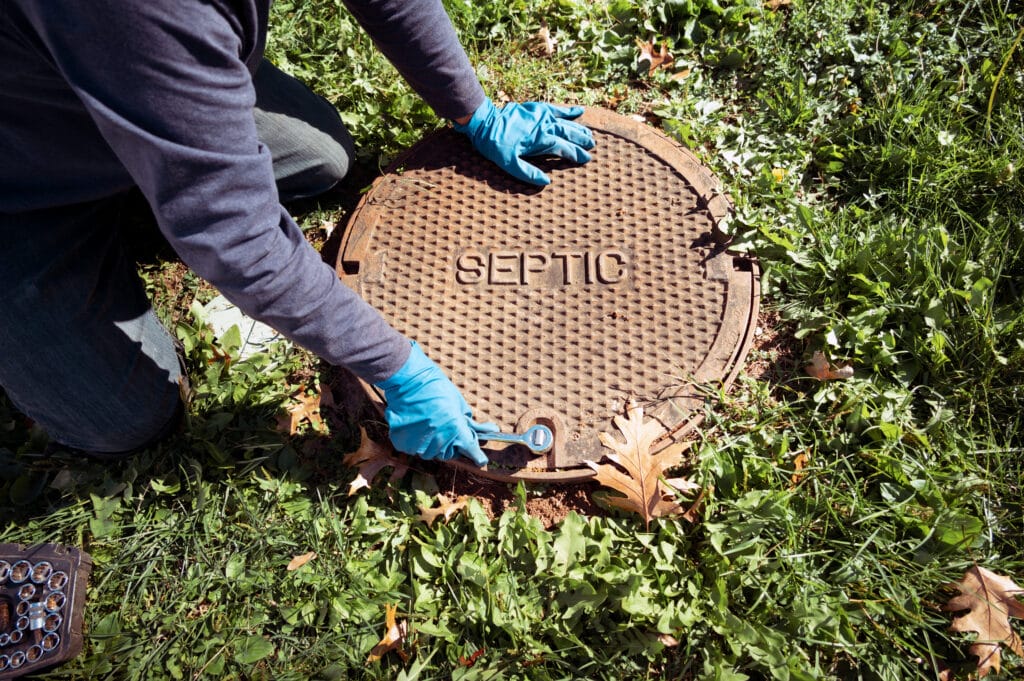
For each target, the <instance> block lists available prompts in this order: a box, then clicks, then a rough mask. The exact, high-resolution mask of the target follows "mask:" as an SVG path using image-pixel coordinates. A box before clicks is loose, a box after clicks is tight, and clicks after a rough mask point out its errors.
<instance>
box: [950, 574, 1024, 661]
mask: <svg viewBox="0 0 1024 681" xmlns="http://www.w3.org/2000/svg"><path fill="white" fill-rule="evenodd" d="M954 586H956V588H957V589H959V591H960V595H958V596H954V597H953V598H951V599H949V602H948V603H946V604H945V605H944V606H942V609H943V610H946V611H949V612H955V611H957V610H967V611H968V612H967V613H966V614H964V615H961V616H959V617H954V618H953V623H952V624H951V625H950V627H949V628H950V630H952V631H959V632H975V633H977V634H978V638H977V639H975V641H974V643H972V644H971V646H970V647H969V648H968V652H970V654H971V655H974V656H976V657H977V658H978V678H979V679H981V678H984V677H985V676H986V675H988V673H989V671H992V670H995V672H996V673H997V674H998V673H999V663H1000V659H1001V654H1000V646H1001V645H1003V644H1005V645H1006V647H1008V648H1009V649H1010V650H1012V651H1013V652H1014V653H1016V654H1017V655H1024V647H1022V645H1021V639H1020V636H1018V635H1017V632H1015V631H1014V630H1013V628H1012V627H1011V626H1010V617H1016V618H1018V619H1021V618H1024V604H1022V603H1021V602H1020V601H1019V600H1017V598H1018V597H1019V596H1021V595H1024V589H1021V588H1020V587H1019V586H1017V585H1016V584H1014V583H1013V580H1011V579H1010V578H1009V577H1004V576H1002V575H997V574H996V573H994V572H991V571H989V570H986V569H985V568H983V567H980V566H978V565H975V566H974V567H972V568H971V569H969V570H968V571H967V572H965V573H964V576H963V579H961V580H960V581H959V582H957V583H956V584H955V585H954Z"/></svg>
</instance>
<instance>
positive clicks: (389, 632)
mask: <svg viewBox="0 0 1024 681" xmlns="http://www.w3.org/2000/svg"><path fill="white" fill-rule="evenodd" d="M397 612H398V606H397V605H385V606H384V638H382V639H381V640H380V643H378V644H377V645H375V646H374V647H373V649H372V650H370V654H369V655H368V656H367V658H366V664H370V663H371V662H379V661H380V658H382V657H384V656H385V655H387V654H388V653H389V652H391V651H392V650H394V651H395V652H396V653H398V655H399V657H401V658H402V661H403V662H405V661H407V660H408V659H409V656H408V655H407V654H406V653H405V651H404V650H403V649H402V644H403V643H404V642H405V637H406V636H407V635H408V633H409V623H408V621H406V620H402V621H401V622H396V621H395V614H396V613H397Z"/></svg>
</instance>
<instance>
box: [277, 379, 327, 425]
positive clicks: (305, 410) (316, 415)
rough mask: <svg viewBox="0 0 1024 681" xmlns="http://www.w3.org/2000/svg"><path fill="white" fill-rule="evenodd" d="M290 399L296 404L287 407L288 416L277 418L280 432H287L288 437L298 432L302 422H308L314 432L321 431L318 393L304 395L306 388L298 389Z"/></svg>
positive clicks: (321, 420)
mask: <svg viewBox="0 0 1024 681" xmlns="http://www.w3.org/2000/svg"><path fill="white" fill-rule="evenodd" d="M292 399H294V400H296V403H295V404H293V405H291V406H290V407H288V415H287V416H284V415H282V416H280V417H278V420H277V423H278V427H279V428H280V429H281V430H287V431H288V434H289V435H295V433H297V432H299V425H301V424H302V422H303V421H307V420H308V421H309V424H310V425H311V426H313V429H314V430H323V428H324V420H323V418H321V416H320V393H316V394H313V395H307V394H306V388H305V387H303V388H300V389H299V390H298V391H296V393H295V394H294V395H292Z"/></svg>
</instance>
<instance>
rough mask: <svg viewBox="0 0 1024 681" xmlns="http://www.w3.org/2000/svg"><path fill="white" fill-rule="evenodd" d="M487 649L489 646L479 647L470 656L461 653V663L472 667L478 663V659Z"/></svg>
mask: <svg viewBox="0 0 1024 681" xmlns="http://www.w3.org/2000/svg"><path fill="white" fill-rule="evenodd" d="M486 650H487V648H477V649H476V650H474V651H473V653H472V654H471V655H470V656H469V657H465V656H464V655H459V664H461V665H462V666H463V667H472V666H473V665H474V664H476V661H477V660H478V659H480V656H481V655H483V654H484V652H485V651H486Z"/></svg>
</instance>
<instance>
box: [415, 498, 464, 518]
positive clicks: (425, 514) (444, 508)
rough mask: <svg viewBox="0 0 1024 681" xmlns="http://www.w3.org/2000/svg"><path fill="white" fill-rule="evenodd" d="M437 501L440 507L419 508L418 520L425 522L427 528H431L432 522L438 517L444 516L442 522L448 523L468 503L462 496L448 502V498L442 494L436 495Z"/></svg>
mask: <svg viewBox="0 0 1024 681" xmlns="http://www.w3.org/2000/svg"><path fill="white" fill-rule="evenodd" d="M437 500H438V502H440V505H439V506H438V507H437V508H429V507H427V506H420V507H419V509H420V516H419V518H420V520H422V521H423V522H425V523H426V524H427V525H428V526H433V524H434V521H435V520H437V519H438V517H440V516H444V521H445V522H448V521H449V520H451V517H452V516H453V515H455V514H456V513H458V512H459V511H461V510H462V509H464V508H465V507H466V504H467V503H469V497H467V496H465V495H463V496H461V497H459V498H458V499H456V500H455V501H448V497H446V496H445V495H443V494H438V495H437Z"/></svg>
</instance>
